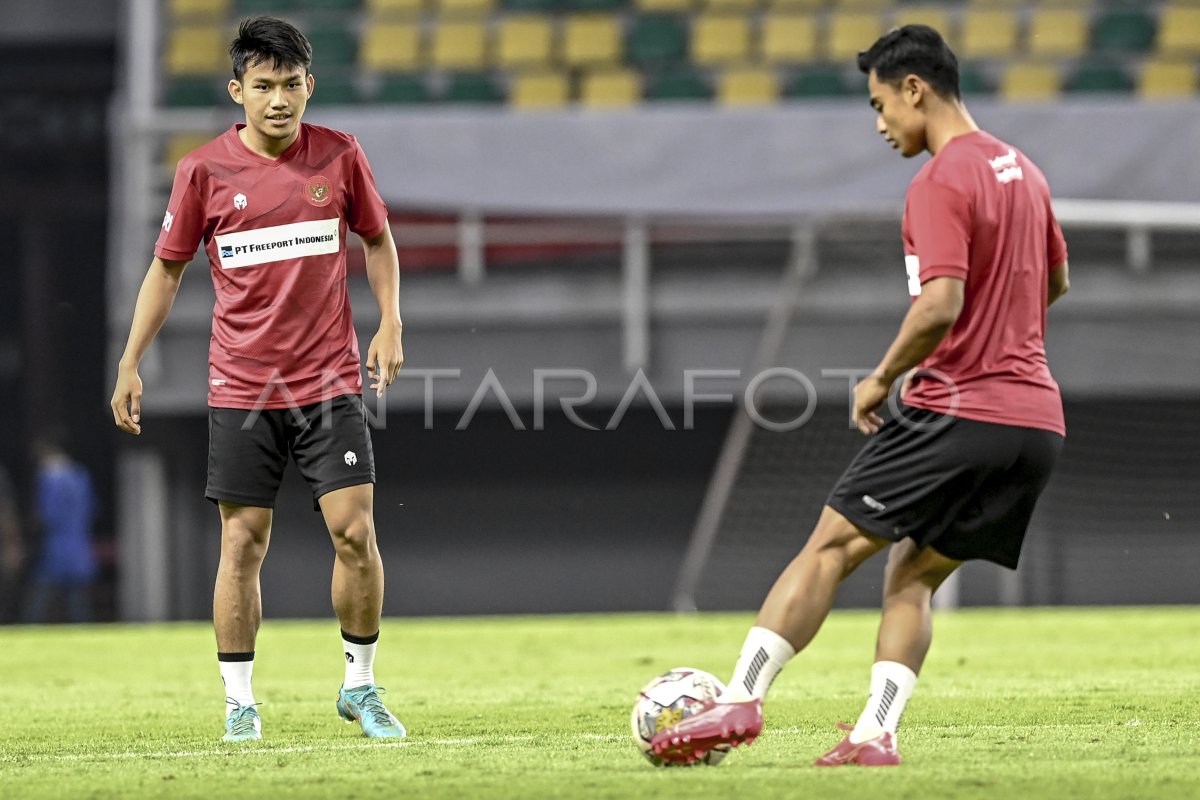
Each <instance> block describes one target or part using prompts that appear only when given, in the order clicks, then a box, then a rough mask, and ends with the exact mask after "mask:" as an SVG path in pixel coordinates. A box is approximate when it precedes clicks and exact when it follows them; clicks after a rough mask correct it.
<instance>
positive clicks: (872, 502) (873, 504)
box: [862, 494, 887, 511]
mask: <svg viewBox="0 0 1200 800" xmlns="http://www.w3.org/2000/svg"><path fill="white" fill-rule="evenodd" d="M862 501H863V505H865V506H867V507H868V508H873V509H875V510H876V511H885V510H887V506H885V505H884V504H883V503H881V502H879V501H878V500H876V499H875V498H874V497H871V495H869V494H864V495H863V496H862Z"/></svg>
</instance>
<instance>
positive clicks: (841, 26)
mask: <svg viewBox="0 0 1200 800" xmlns="http://www.w3.org/2000/svg"><path fill="white" fill-rule="evenodd" d="M883 33H884V30H883V20H882V19H880V17H879V15H878V14H867V13H854V12H851V13H845V14H834V15H833V16H832V17H830V19H829V34H828V36H827V37H826V55H828V56H829V58H830V59H831V60H833V61H843V60H849V59H853V58H854V57H855V56H857V55H858V54H859V53H860V52H862V51H863V50H866V49H867V48H868V47H870V46H871V45H873V44H875V41H876V40H877V39H878V38H879V37H880V36H882V35H883Z"/></svg>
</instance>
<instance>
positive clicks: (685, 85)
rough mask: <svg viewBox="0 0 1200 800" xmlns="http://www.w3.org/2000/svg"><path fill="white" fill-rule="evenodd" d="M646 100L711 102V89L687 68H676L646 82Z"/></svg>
mask: <svg viewBox="0 0 1200 800" xmlns="http://www.w3.org/2000/svg"><path fill="white" fill-rule="evenodd" d="M644 94H645V98H646V99H647V100H712V97H713V89H712V86H711V85H709V83H708V81H706V80H705V79H704V76H703V75H702V74H700V73H699V72H697V71H696V70H695V69H692V68H691V67H687V66H682V65H680V66H676V67H672V68H670V69H667V70H664V71H662V72H659V73H658V74H656V75H653V76H652V77H651V78H650V79H648V80H647V82H646V87H645V92H644Z"/></svg>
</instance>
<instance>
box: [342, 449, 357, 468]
mask: <svg viewBox="0 0 1200 800" xmlns="http://www.w3.org/2000/svg"><path fill="white" fill-rule="evenodd" d="M342 459H343V460H345V462H346V466H348V467H353V466H354V465H355V464H357V463H358V456H356V455H354V451H353V450H347V451H346V455H344V456H342Z"/></svg>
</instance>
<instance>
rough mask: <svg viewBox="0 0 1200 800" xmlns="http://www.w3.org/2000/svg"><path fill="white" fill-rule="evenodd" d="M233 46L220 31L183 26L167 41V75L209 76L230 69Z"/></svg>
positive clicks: (210, 28)
mask: <svg viewBox="0 0 1200 800" xmlns="http://www.w3.org/2000/svg"><path fill="white" fill-rule="evenodd" d="M228 47H229V43H228V42H227V41H225V34H224V33H222V32H221V30H220V28H214V27H187V26H185V27H179V28H175V29H174V30H172V31H171V36H170V38H169V39H168V40H167V72H168V73H170V74H171V75H207V74H211V73H214V72H223V71H224V70H226V69H228V68H229V53H228V49H227V48H228Z"/></svg>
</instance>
